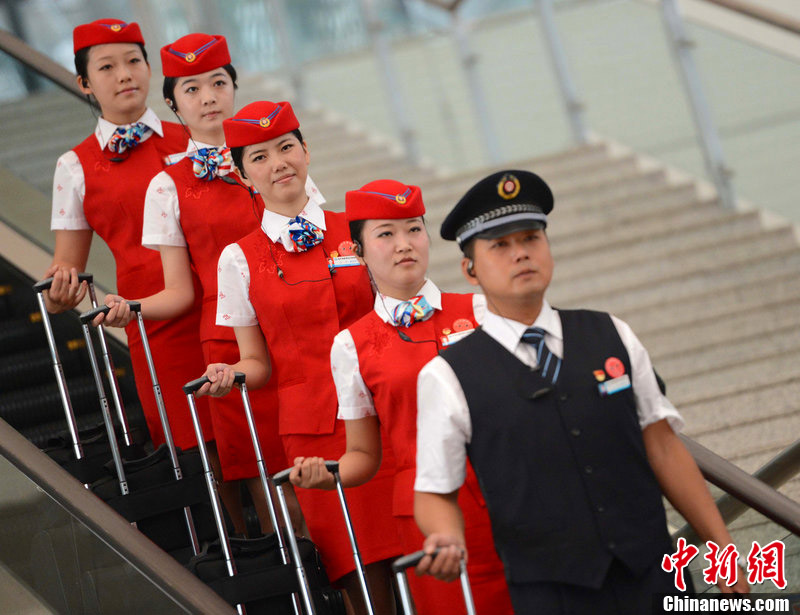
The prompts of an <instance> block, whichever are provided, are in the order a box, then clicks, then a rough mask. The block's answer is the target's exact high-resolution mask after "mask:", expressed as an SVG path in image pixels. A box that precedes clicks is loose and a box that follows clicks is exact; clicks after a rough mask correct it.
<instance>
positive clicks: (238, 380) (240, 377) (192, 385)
mask: <svg viewBox="0 0 800 615" xmlns="http://www.w3.org/2000/svg"><path fill="white" fill-rule="evenodd" d="M244 379H245V376H244V374H243V373H242V372H236V373H234V375H233V383H234V384H244ZM206 382H211V381H210V380H209V379H208V376H202V377H200V378H198V379H197V380H192V381H191V382H187V383H186V384H184V385H183V392H184V394H186V395H192V394H194V393H197V391H198V389H200V387H201V386H203V385H204V384H205V383H206Z"/></svg>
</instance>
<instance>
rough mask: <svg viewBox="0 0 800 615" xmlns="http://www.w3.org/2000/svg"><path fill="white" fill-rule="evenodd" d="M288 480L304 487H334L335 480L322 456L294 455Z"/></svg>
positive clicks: (328, 488) (329, 488)
mask: <svg viewBox="0 0 800 615" xmlns="http://www.w3.org/2000/svg"><path fill="white" fill-rule="evenodd" d="M289 482H291V483H292V484H293V485H297V486H298V487H303V488H304V489H327V490H331V489H335V488H336V481H335V479H334V477H333V474H331V473H330V472H329V471H328V469H327V468H326V467H325V460H324V459H323V458H322V457H295V459H294V467H293V468H292V471H291V472H290V473H289Z"/></svg>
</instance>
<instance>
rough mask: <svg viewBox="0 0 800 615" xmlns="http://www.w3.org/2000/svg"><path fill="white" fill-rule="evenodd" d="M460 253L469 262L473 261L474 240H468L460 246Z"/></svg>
mask: <svg viewBox="0 0 800 615" xmlns="http://www.w3.org/2000/svg"><path fill="white" fill-rule="evenodd" d="M461 251H462V252H463V253H464V256H466V257H467V258H468V259H469V260H473V259H474V258H475V239H474V238H473V239H470V240H469V241H467V243H465V244H464V245H463V246H461Z"/></svg>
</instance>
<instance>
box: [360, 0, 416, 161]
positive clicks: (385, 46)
mask: <svg viewBox="0 0 800 615" xmlns="http://www.w3.org/2000/svg"><path fill="white" fill-rule="evenodd" d="M361 9H362V11H363V15H364V17H365V20H366V22H367V29H368V31H369V34H370V38H371V39H372V46H373V47H374V49H375V57H376V58H377V60H378V67H379V71H378V72H380V74H381V77H382V78H383V81H384V87H385V88H386V95H387V97H388V98H389V105H390V108H391V111H392V114H393V115H394V122H393V123H394V124H396V125H397V127H398V130H399V132H400V140H401V141H402V143H403V149H404V150H405V154H406V159H407V160H408V162H409V163H411V164H417V163H419V158H420V153H419V145H418V144H417V137H416V134H415V131H414V128H413V126H412V123H411V118H410V116H409V114H408V111H407V109H408V104H407V102H406V98H405V95H404V94H403V88H402V87H401V86H400V81H399V79H398V78H397V69H396V68H395V65H394V61H393V60H392V51H391V49H390V46H389V39H388V38H387V36H386V32H385V31H384V27H383V24H382V23H381V21H380V19H378V15H377V13H376V12H375V4H374V2H373V0H361Z"/></svg>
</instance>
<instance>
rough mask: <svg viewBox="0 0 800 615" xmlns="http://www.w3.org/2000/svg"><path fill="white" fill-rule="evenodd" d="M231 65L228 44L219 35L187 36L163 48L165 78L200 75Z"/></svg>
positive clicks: (162, 65) (162, 62) (162, 57)
mask: <svg viewBox="0 0 800 615" xmlns="http://www.w3.org/2000/svg"><path fill="white" fill-rule="evenodd" d="M230 63H231V55H230V53H228V42H227V41H226V40H225V37H224V36H220V35H218V34H201V33H195V34H187V35H186V36H182V37H181V38H179V39H178V40H177V41H175V42H174V43H170V44H169V45H165V46H164V47H162V48H161V67H162V72H163V73H164V76H165V77H189V76H190V75H199V74H200V73H205V72H207V71H210V70H214V69H215V68H219V67H220V66H225V65H226V64H230Z"/></svg>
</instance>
